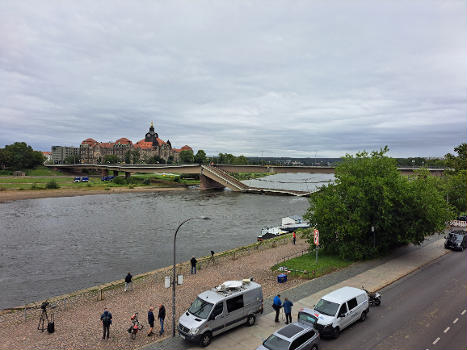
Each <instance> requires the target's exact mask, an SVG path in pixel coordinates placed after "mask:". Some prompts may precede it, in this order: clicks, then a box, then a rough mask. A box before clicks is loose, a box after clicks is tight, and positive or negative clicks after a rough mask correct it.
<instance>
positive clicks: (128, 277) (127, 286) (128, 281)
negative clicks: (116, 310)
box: [125, 272, 133, 292]
mask: <svg viewBox="0 0 467 350" xmlns="http://www.w3.org/2000/svg"><path fill="white" fill-rule="evenodd" d="M132 278H133V276H132V275H131V273H129V272H128V275H126V277H125V292H126V291H127V290H130V289H133V282H131V279H132Z"/></svg>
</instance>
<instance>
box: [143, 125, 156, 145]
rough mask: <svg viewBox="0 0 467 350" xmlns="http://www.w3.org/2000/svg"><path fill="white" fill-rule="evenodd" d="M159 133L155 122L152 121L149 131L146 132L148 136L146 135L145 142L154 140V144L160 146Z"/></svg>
mask: <svg viewBox="0 0 467 350" xmlns="http://www.w3.org/2000/svg"><path fill="white" fill-rule="evenodd" d="M158 137H159V135H158V134H157V132H155V131H154V123H153V121H151V126H150V127H149V131H148V132H147V133H146V136H145V137H144V141H145V142H152V145H153V146H158V145H159V144H158V143H157V138H158Z"/></svg>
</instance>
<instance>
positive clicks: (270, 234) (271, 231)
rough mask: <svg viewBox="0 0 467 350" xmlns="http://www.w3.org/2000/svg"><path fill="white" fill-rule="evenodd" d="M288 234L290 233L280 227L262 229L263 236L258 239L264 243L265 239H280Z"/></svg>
mask: <svg viewBox="0 0 467 350" xmlns="http://www.w3.org/2000/svg"><path fill="white" fill-rule="evenodd" d="M286 233H289V232H288V231H284V230H282V229H281V228H280V227H263V228H262V229H261V234H260V235H259V236H258V237H257V240H258V241H262V240H265V239H269V238H274V237H278V236H280V235H283V234H286Z"/></svg>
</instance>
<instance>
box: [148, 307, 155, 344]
mask: <svg viewBox="0 0 467 350" xmlns="http://www.w3.org/2000/svg"><path fill="white" fill-rule="evenodd" d="M153 311H154V308H153V307H152V306H151V307H150V308H149V311H148V323H149V332H148V337H150V336H151V335H153V334H154V333H153V329H154V312H153Z"/></svg>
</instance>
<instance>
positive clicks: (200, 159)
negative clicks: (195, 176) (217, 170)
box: [195, 149, 207, 164]
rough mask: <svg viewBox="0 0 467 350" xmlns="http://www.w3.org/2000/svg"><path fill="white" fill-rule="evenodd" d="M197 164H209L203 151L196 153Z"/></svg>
mask: <svg viewBox="0 0 467 350" xmlns="http://www.w3.org/2000/svg"><path fill="white" fill-rule="evenodd" d="M195 163H198V164H206V163H207V158H206V152H204V151H203V150H202V149H200V150H198V152H196V155H195Z"/></svg>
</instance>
